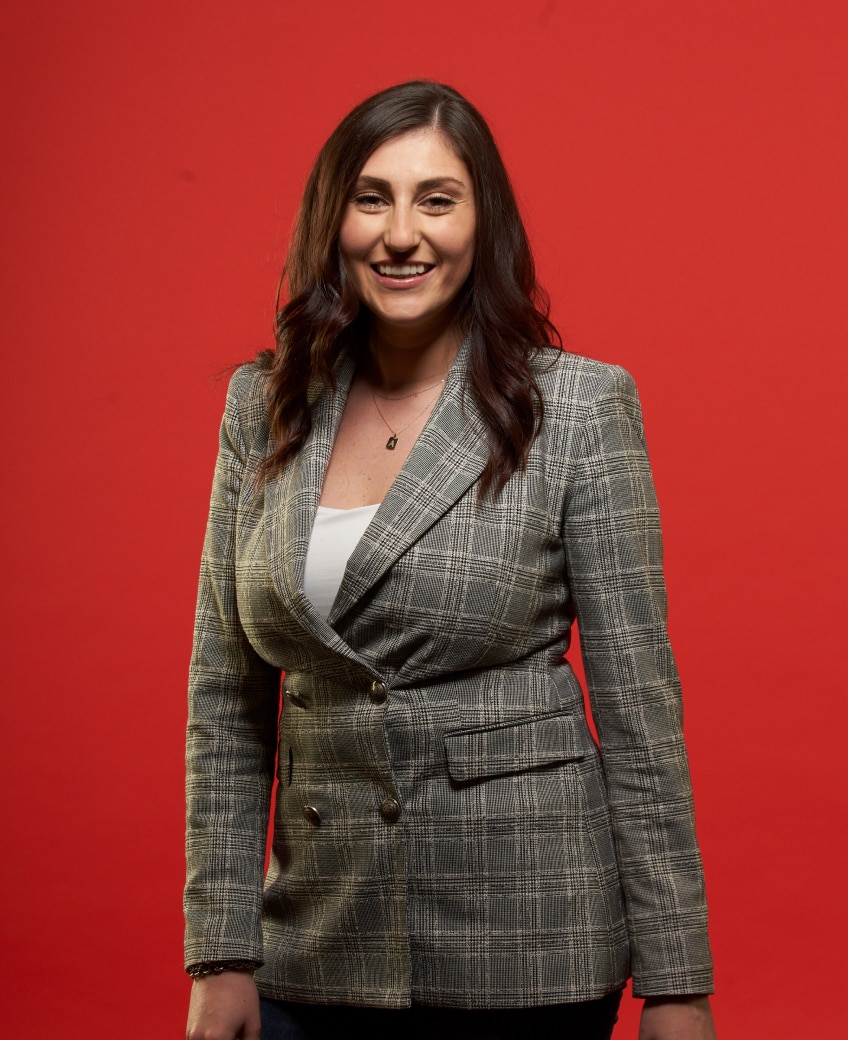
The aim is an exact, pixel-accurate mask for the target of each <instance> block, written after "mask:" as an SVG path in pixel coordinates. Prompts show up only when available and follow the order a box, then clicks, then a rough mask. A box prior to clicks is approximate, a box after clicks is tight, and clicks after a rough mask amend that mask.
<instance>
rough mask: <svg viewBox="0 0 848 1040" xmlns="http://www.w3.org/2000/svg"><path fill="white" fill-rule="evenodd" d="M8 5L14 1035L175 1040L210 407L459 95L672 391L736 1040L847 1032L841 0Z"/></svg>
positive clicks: (685, 619)
mask: <svg viewBox="0 0 848 1040" xmlns="http://www.w3.org/2000/svg"><path fill="white" fill-rule="evenodd" d="M11 7H12V5H7V8H9V9H7V10H6V12H5V13H4V14H3V16H2V17H3V27H2V31H0V36H2V48H3V51H4V54H3V55H2V62H0V69H2V73H0V75H2V77H3V81H4V82H3V89H2V92H0V96H2V99H3V102H2V103H3V106H4V111H5V117H6V123H7V128H8V144H7V146H6V149H5V152H6V158H5V161H4V164H3V165H4V171H3V173H2V180H3V191H2V201H3V204H4V209H5V210H6V213H5V216H4V218H3V241H4V242H5V246H4V247H3V249H2V261H3V266H4V273H3V283H2V285H3V293H4V297H5V302H4V304H3V318H4V322H3V324H4V327H5V329H6V332H5V334H4V343H3V351H4V364H3V375H4V378H3V381H2V395H3V413H2V414H3V418H4V429H5V437H6V449H5V455H4V474H5V476H4V479H3V485H4V490H5V504H4V508H3V510H2V523H3V539H2V544H3V552H4V556H5V563H4V567H3V574H4V581H3V587H4V594H3V601H4V610H5V612H6V617H5V621H4V625H3V633H4V643H5V649H4V656H5V663H4V665H3V675H4V676H5V683H4V687H5V689H4V695H3V698H2V711H3V716H4V718H3V724H4V734H5V740H4V744H5V751H4V754H3V756H2V770H3V778H2V790H3V795H4V798H5V801H6V804H5V807H4V809H3V831H4V838H5V842H6V853H5V855H4V856H3V859H2V891H3V894H4V899H3V910H2V927H3V935H2V942H0V951H2V952H1V953H0V956H2V958H3V959H4V961H6V962H7V963H6V964H5V966H4V968H3V983H4V989H5V991H6V993H7V994H8V996H7V997H6V998H5V1000H4V1010H3V1028H4V1032H5V1033H6V1034H8V1035H10V1036H24V1037H34V1038H42V1037H44V1038H46V1037H55V1036H62V1037H65V1038H68V1040H73V1038H77V1037H80V1038H83V1037H84V1038H86V1040H91V1038H92V1037H101V1036H102V1037H106V1036H113V1035H117V1034H120V1035H121V1036H122V1037H123V1038H124V1040H134V1038H139V1040H140V1038H144V1040H149V1037H150V1036H152V1035H156V1036H179V1035H180V1033H181V1030H182V1028H183V1019H184V1013H185V1004H186V999H187V990H188V986H187V982H186V980H185V979H184V977H183V976H182V974H181V954H180V940H181V926H182V922H181V911H180V887H181V876H182V870H183V859H182V836H181V828H182V823H181V814H182V746H181V745H182V737H183V726H184V718H185V692H184V691H185V674H186V666H187V658H188V653H189V643H190V635H191V624H192V615H193V603H194V594H195V583H196V574H197V565H198V557H199V551H200V544H201V539H202V534H203V528H204V525H205V515H206V507H207V501H208V493H209V482H210V479H211V473H212V464H213V458H214V453H215V447H216V430H217V424H218V420H219V416H220V412H221V408H222V405H223V395H224V384H223V383H222V382H220V381H216V380H215V378H214V377H215V375H216V373H217V372H218V371H219V370H220V369H221V368H222V367H224V366H226V365H228V364H229V363H231V362H234V361H238V360H239V359H242V358H246V357H248V356H250V355H251V354H252V353H253V352H254V351H255V349H256V348H258V347H261V346H265V345H267V344H268V343H269V339H270V335H269V330H270V324H271V318H272V312H273V297H274V290H275V286H276V280H277V275H278V269H279V267H280V264H281V260H282V257H283V254H284V248H285V242H286V237H287V234H288V231H289V228H290V225H291V221H292V217H293V213H294V208H295V205H296V201H297V199H298V196H299V192H300V190H301V187H302V185H303V183H304V179H305V176H306V173H307V171H308V168H309V165H310V163H311V160H312V158H313V157H314V155H315V153H316V151H317V149H318V147H319V146H320V144H321V142H322V141H323V139H324V138H325V136H326V135H327V133H328V132H329V131H330V129H331V128H332V126H333V125H334V124H335V123H336V122H337V120H338V119H339V118H340V117H341V116H342V114H343V113H344V112H346V111H347V110H348V109H349V108H350V107H351V106H352V105H353V104H354V103H355V102H356V101H358V100H360V99H361V98H362V97H364V96H365V95H367V94H369V93H371V92H373V91H374V90H376V89H378V88H380V87H382V86H386V85H388V84H390V83H392V82H396V81H399V80H402V79H408V78H412V77H416V76H427V77H431V78H436V79H441V80H444V81H446V82H449V83H452V84H454V85H455V86H457V87H458V88H459V89H461V90H462V91H463V92H465V93H466V94H467V95H468V96H469V97H470V98H471V99H472V100H473V101H474V102H475V103H476V104H477V105H478V106H479V107H480V108H481V109H482V111H483V112H484V114H485V115H486V116H487V117H488V118H489V120H490V122H491V124H492V126H493V128H494V131H495V133H496V136H497V138H498V139H499V141H500V143H501V145H502V149H503V152H504V155H505V158H506V160H507V164H508V166H509V168H510V170H511V172H512V174H513V177H514V181H515V184H516V187H517V190H518V193H519V196H520V199H521V202H522V205H523V207H524V210H525V213H526V217H527V222H528V226H529V228H530V231H531V235H532V237H533V240H534V242H535V246H536V250H537V255H538V261H539V269H540V275H541V278H542V280H543V282H544V284H545V285H546V286H547V287H548V289H549V290H550V292H551V295H552V297H553V300H554V317H555V319H556V321H557V323H558V324H559V327H560V329H561V330H562V332H563V334H564V336H565V338H566V341H567V345H568V346H569V347H570V348H571V349H573V350H575V351H578V352H581V353H585V354H589V355H591V356H593V357H597V358H600V359H603V360H607V361H615V362H619V363H621V364H624V365H625V366H627V367H628V368H629V369H630V370H631V371H632V372H633V373H634V374H635V376H636V379H637V382H638V384H639V386H640V389H641V393H642V398H643V404H644V408H645V414H646V424H647V433H648V438H649V444H650V446H651V451H652V458H653V462H654V466H655V472H656V479H657V484H658V488H659V493H660V498H661V503H662V506H663V514H664V521H665V527H666V531H667V564H668V566H667V572H668V580H669V586H670V599H671V625H672V634H673V637H674V639H675V642H676V648H677V652H678V656H679V661H680V666H681V671H682V674H683V678H684V682H685V689H686V695H687V702H686V704H687V711H686V727H687V734H688V739H689V742H690V746H691V757H692V765H693V773H694V779H695V783H696V799H697V807H698V817H699V824H700V833H701V838H702V844H703V848H704V856H705V861H706V867H707V871H708V886H709V894H710V896H711V901H712V915H713V916H712V921H713V937H714V946H715V953H716V955H717V960H718V996H717V998H716V1001H715V1007H716V1016H717V1020H718V1024H719V1029H720V1036H721V1038H722V1040H736V1038H739V1040H750V1038H751V1037H768V1038H782V1037H786V1038H790V1037H791V1038H793V1040H795V1038H797V1037H799V1036H804V1037H807V1036H825V1035H832V1034H833V1033H834V1030H835V1028H836V1026H837V1022H838V1021H839V1020H840V1018H841V1007H840V1006H839V1004H840V1002H839V1001H838V1000H837V996H838V993H839V992H841V989H842V986H843V984H844V964H843V958H842V952H843V936H844V934H845V927H846V921H845V916H844V914H845V900H844V891H845V873H844V864H843V861H842V860H843V856H842V842H841V840H840V832H841V831H842V830H843V828H844V820H843V812H844V802H843V800H842V799H843V788H844V782H843V764H842V763H843V741H844V732H845V723H846V711H845V706H844V705H845V692H846V683H845V675H844V657H845V654H844V651H843V648H842V645H841V644H842V640H843V629H844V621H845V618H844V611H843V601H844V596H845V593H844V590H845V587H846V578H848V575H846V574H845V553H844V539H845V531H846V523H845V516H844V505H843V502H844V491H840V490H839V488H840V487H842V484H843V482H844V475H845V474H844V471H845V465H844V457H845V456H844V449H843V450H840V447H839V442H840V440H841V439H842V433H843V429H844V425H845V408H846V406H845V403H844V399H845V385H846V383H845V363H844V355H845V348H846V339H845V332H846V328H845V326H846V303H845V296H846V280H845V276H846V241H845V226H846V222H845V218H846V196H845V185H846V182H848V177H846V172H848V171H846V124H845V117H846V91H845V81H844V78H843V71H844V65H845V62H844V47H845V42H846V31H845V30H846V11H848V8H846V5H845V4H844V3H842V2H836V0H833V2H831V0H689V2H686V3H681V2H680V0H644V2H642V0H617V2H616V0H592V2H591V3H589V2H587V0H583V2H578V0H559V2H558V0H527V2H525V3H522V4H518V3H515V2H514V0H510V2H493V0H488V2H486V3H484V2H483V0H480V2H479V3H474V2H470V0H465V2H463V0H455V2H454V3H452V4H449V5H446V6H445V5H441V6H430V7H427V6H426V5H425V6H424V7H421V6H420V5H399V4H397V3H389V2H386V0H369V3H367V4H364V3H363V4H359V3H343V2H341V0H339V2H337V3H332V2H329V0H312V2H310V3H308V4H304V5H302V7H301V8H300V9H294V8H293V7H292V5H290V4H286V3H284V2H280V0H273V2H272V0H245V2H244V3H243V4H242V5H241V9H240V10H239V9H237V5H235V4H232V3H225V2H222V0H206V2H205V3H202V4H201V3H200V2H195V3H189V2H185V0H168V2H167V3H166V2H163V0H145V2H144V3H140V2H138V0H122V2H121V3H118V4H115V3H114V2H109V3H107V2H106V0H80V2H77V3H71V4H68V3H60V2H59V0H27V3H26V4H23V3H19V4H17V5H15V6H14V9H11ZM634 1015H635V1007H633V1008H631V1007H628V1008H627V1009H626V1011H625V1015H624V1023H623V1025H622V1028H621V1034H622V1037H628V1036H630V1037H633V1036H635V1032H634V1020H635V1019H634Z"/></svg>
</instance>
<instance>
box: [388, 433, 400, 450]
mask: <svg viewBox="0 0 848 1040" xmlns="http://www.w3.org/2000/svg"><path fill="white" fill-rule="evenodd" d="M396 444H397V437H395V435H394V434H392V436H391V437H389V439H388V440H387V441H386V448H387V449H388V450H389V451H394V450H395V445H396Z"/></svg>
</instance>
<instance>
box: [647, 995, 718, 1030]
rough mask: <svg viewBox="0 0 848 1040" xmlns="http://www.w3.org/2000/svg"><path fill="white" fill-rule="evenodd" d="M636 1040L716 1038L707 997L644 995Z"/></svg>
mask: <svg viewBox="0 0 848 1040" xmlns="http://www.w3.org/2000/svg"><path fill="white" fill-rule="evenodd" d="M639 1040H716V1032H715V1026H714V1025H713V1014H712V1011H711V1010H710V998H709V997H708V996H690V997H648V998H647V999H646V1000H645V1004H644V1007H643V1008H642V1018H641V1020H640V1023H639Z"/></svg>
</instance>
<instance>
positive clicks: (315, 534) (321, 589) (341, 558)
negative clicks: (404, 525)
mask: <svg viewBox="0 0 848 1040" xmlns="http://www.w3.org/2000/svg"><path fill="white" fill-rule="evenodd" d="M379 508H380V503H379V502H378V503H377V504H376V505H373V506H358V507H357V508H356V509H332V508H330V507H329V506H318V512H317V513H316V514H315V523H314V525H313V527H312V534H311V536H310V538H309V548H308V550H307V552H306V571H305V573H304V576H303V590H304V592H305V593H306V595H307V596H308V597H309V599H311V600H312V603H313V604H314V606H315V608H316V609H317V611H318V613H319V614H320V615H321V617H323V618H326V617H327V615H328V614H329V613H330V610H331V609H332V607H333V602H334V600H335V598H336V593H337V592H338V591H339V586H340V585H341V583H342V578H343V577H344V572H345V567H346V566H347V561H348V560H349V559H350V556H351V553H352V552H353V550H354V549H355V548H356V546H357V544H358V543H359V539H360V538H361V537H362V535H363V533H364V532H365V528H366V527H367V526H368V525H369V524H370V523H371V520H372V519H373V517H374V514H375V513H376V512H377V510H378V509H379Z"/></svg>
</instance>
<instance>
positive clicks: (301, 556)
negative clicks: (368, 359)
mask: <svg viewBox="0 0 848 1040" xmlns="http://www.w3.org/2000/svg"><path fill="white" fill-rule="evenodd" d="M354 367H355V365H354V359H353V358H352V357H350V356H344V357H342V359H341V361H340V362H339V367H338V369H337V372H336V380H337V390H336V393H334V394H333V393H328V392H324V393H321V394H319V395H318V396H317V398H316V400H315V403H314V406H313V411H312V429H311V431H310V434H309V437H308V438H307V441H306V443H305V444H304V446H303V448H302V449H301V450H300V451H299V452H298V454H297V456H296V458H294V459H293V460H292V462H291V463H290V464H289V465H288V466H286V467H285V469H284V470H283V472H282V473H281V474H280V475H279V476H278V477H275V478H274V479H273V480H271V481H269V483H268V487H267V492H266V493H267V500H266V501H267V517H266V521H267V522H266V537H267V546H268V560H269V565H270V568H271V573H272V575H273V577H274V581H275V583H276V585H277V588H278V589H279V591H280V593H281V595H282V598H283V600H284V602H285V604H286V606H287V608H288V609H289V611H290V613H291V614H292V615H293V616H294V617H295V618H296V619H297V620H298V622H299V623H300V624H301V625H302V626H303V627H304V628H305V629H307V631H311V632H313V633H314V634H315V635H317V636H318V637H319V638H320V639H321V640H322V642H325V643H327V644H329V645H333V644H336V643H340V642H341V641H340V640H339V638H338V636H337V635H336V633H335V632H334V631H333V630H332V629H331V628H330V627H329V625H328V624H327V622H326V621H325V620H324V618H322V617H321V615H320V614H319V613H318V611H316V610H315V607H314V606H313V605H312V602H311V601H310V600H309V599H308V598H307V596H306V595H305V593H304V591H303V577H304V571H305V566H306V552H307V549H308V548H309V538H310V535H311V533H312V526H313V524H314V523H315V513H316V510H317V508H318V499H319V497H320V494H321V485H322V484H323V482H324V474H325V473H326V471H327V466H328V464H329V461H330V454H331V452H332V450H333V442H334V441H335V439H336V431H337V430H338V428H339V423H340V422H341V417H342V413H343V412H344V406H345V403H346V401H347V395H348V391H349V390H350V384H351V381H352V379H353V371H354ZM335 648H336V649H344V650H346V651H347V652H348V654H350V653H351V651H350V650H349V648H347V647H346V645H344V644H343V645H342V647H335Z"/></svg>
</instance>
